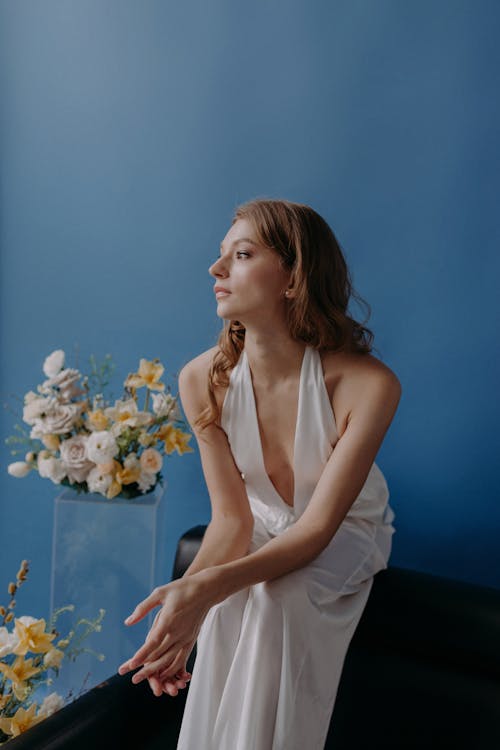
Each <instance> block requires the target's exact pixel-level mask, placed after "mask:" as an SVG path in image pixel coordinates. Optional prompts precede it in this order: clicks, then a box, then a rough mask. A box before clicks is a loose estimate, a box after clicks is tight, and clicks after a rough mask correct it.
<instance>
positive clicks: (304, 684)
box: [177, 346, 395, 750]
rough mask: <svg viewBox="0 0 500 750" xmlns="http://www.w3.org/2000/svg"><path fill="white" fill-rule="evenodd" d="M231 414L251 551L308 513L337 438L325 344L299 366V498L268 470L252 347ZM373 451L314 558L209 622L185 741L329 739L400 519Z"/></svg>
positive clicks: (222, 747)
mask: <svg viewBox="0 0 500 750" xmlns="http://www.w3.org/2000/svg"><path fill="white" fill-rule="evenodd" d="M221 425H222V428H223V429H224V431H225V433H226V434H227V437H228V440H229V444H230V446H231V451H232V454H233V457H234V460H235V462H236V465H237V467H238V469H239V471H240V472H241V475H242V478H243V480H244V482H245V486H246V490H247V495H248V500H249V503H250V506H251V510H252V514H253V516H254V531H253V537H252V541H251V546H250V550H249V551H250V553H251V552H253V551H255V550H257V549H259V548H260V547H261V546H262V545H264V544H266V542H268V541H269V540H270V539H272V538H273V537H275V536H277V535H279V534H282V533H285V532H286V530H287V529H288V528H289V527H290V526H291V525H292V524H293V523H294V522H295V521H296V520H297V519H298V518H300V516H301V515H302V513H303V512H304V510H305V508H306V507H307V504H308V502H309V500H310V498H311V496H312V494H313V492H314V489H315V487H316V484H317V482H318V480H319V478H320V476H321V473H322V471H323V469H324V467H325V464H326V462H327V461H328V458H329V457H330V455H331V453H332V451H333V449H334V447H335V443H336V442H337V440H338V433H337V427H336V424H335V416H334V414H333V410H332V406H331V403H330V400H329V397H328V393H327V390H326V385H325V381H324V375H323V369H322V364H321V358H320V355H319V352H318V351H317V350H316V349H314V348H313V347H309V346H307V347H306V349H305V351H304V356H303V360H302V366H301V372H300V384H299V400H298V413H297V423H296V430H295V443H294V467H293V468H294V498H293V500H294V501H293V507H292V506H290V505H289V504H288V503H286V502H285V501H284V500H283V498H282V497H281V496H280V495H279V493H278V492H277V490H276V488H275V487H274V485H273V483H272V482H271V480H270V478H269V476H268V475H267V472H266V469H265V465H264V457H263V452H262V443H261V438H260V431H259V423H258V418H257V409H256V403H255V396H254V391H253V385H252V377H251V371H250V367H249V363H248V358H247V355H246V352H245V350H244V349H243V351H242V353H241V355H240V358H239V360H238V362H237V364H236V366H235V367H234V368H233V370H232V372H231V376H230V382H229V386H228V389H227V391H226V394H225V399H224V403H223V407H222V416H221ZM388 499H389V491H388V487H387V483H386V481H385V478H384V476H383V474H382V472H381V471H380V469H379V468H378V466H377V465H376V464H375V463H373V464H372V467H371V469H370V472H369V474H368V477H367V479H366V481H365V484H364V486H363V488H362V490H361V492H360V494H359V495H358V497H357V498H356V500H355V501H354V503H353V505H352V506H351V508H350V510H349V512H348V513H347V515H346V517H345V518H344V520H343V522H342V524H341V525H340V527H339V528H338V530H337V532H336V533H335V534H334V536H333V538H332V539H331V541H330V542H329V544H328V545H327V547H326V548H325V549H324V550H323V551H322V552H321V553H320V554H319V555H318V556H317V557H316V558H315V559H314V560H313V561H312V562H310V563H309V564H307V565H306V566H304V567H302V568H299V569H297V570H294V571H292V572H291V573H287V574H285V575H283V576H280V578H276V579H274V580H272V581H263V582H260V583H258V584H255V585H253V586H250V587H248V588H246V589H242V590H240V591H237V592H236V593H235V594H232V595H231V596H229V597H228V598H227V599H225V600H224V601H223V602H220V603H219V604H217V605H215V606H214V607H212V608H211V609H210V610H209V612H208V614H207V616H206V618H205V620H204V622H203V625H202V627H201V630H200V632H199V636H198V641H197V654H196V661H195V666H194V669H193V673H192V678H191V682H190V685H189V690H188V695H187V699H186V705H185V710H184V716H183V720H182V726H181V731H180V735H179V739H178V744H177V750H198V749H199V748H204V750H305V749H306V748H307V750H323V747H324V743H325V740H326V736H327V733H328V728H329V724H330V719H331V715H332V711H333V707H334V703H335V698H336V695H337V689H338V684H339V681H340V676H341V672H342V668H343V664H344V659H345V655H346V653H347V649H348V646H349V643H350V641H351V638H352V636H353V634H354V631H355V629H356V627H357V625H358V622H359V620H360V618H361V615H362V612H363V610H364V607H365V605H366V602H367V600H368V595H369V593H370V590H371V586H372V583H373V576H374V575H375V574H376V573H377V572H378V571H380V570H383V569H384V568H386V567H387V565H388V561H389V556H390V553H391V546H392V535H393V533H394V531H395V528H394V526H393V525H392V521H393V520H394V518H395V515H394V512H393V510H392V508H391V507H390V505H389V503H388Z"/></svg>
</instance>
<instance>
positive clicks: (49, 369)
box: [43, 349, 65, 378]
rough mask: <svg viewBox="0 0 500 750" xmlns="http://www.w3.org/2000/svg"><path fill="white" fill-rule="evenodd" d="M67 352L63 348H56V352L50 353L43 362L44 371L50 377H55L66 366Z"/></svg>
mask: <svg viewBox="0 0 500 750" xmlns="http://www.w3.org/2000/svg"><path fill="white" fill-rule="evenodd" d="M64 358H65V354H64V352H63V350H62V349H56V350H55V352H52V354H49V356H48V357H47V358H46V359H45V362H44V363H43V371H44V373H45V375H46V376H47V377H48V378H53V377H54V375H57V373H58V372H59V370H62V368H63V367H64Z"/></svg>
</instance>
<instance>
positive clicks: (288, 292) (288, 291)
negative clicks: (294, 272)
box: [285, 289, 290, 297]
mask: <svg viewBox="0 0 500 750" xmlns="http://www.w3.org/2000/svg"><path fill="white" fill-rule="evenodd" d="M289 296H290V290H289V289H287V290H286V292H285V297H289Z"/></svg>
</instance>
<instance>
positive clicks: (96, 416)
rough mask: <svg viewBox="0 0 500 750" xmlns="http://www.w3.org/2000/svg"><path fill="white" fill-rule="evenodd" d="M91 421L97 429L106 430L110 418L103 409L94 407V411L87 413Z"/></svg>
mask: <svg viewBox="0 0 500 750" xmlns="http://www.w3.org/2000/svg"><path fill="white" fill-rule="evenodd" d="M87 416H88V419H89V422H90V424H91V426H92V427H93V428H94V429H95V430H96V431H102V430H106V429H107V427H108V424H109V419H108V418H107V416H106V415H105V414H104V412H103V410H102V409H94V411H89V413H88V414H87Z"/></svg>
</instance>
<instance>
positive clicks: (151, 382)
mask: <svg viewBox="0 0 500 750" xmlns="http://www.w3.org/2000/svg"><path fill="white" fill-rule="evenodd" d="M164 370H165V368H164V367H163V365H162V364H161V362H160V361H159V360H158V359H154V360H153V361H152V362H149V361H148V360H147V359H141V361H140V364H139V371H138V372H134V373H131V374H130V375H129V376H128V378H127V379H126V381H125V388H142V387H143V386H147V388H149V390H150V391H163V390H165V384H164V383H160V382H159V380H160V378H161V376H162V375H163V371H164Z"/></svg>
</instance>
